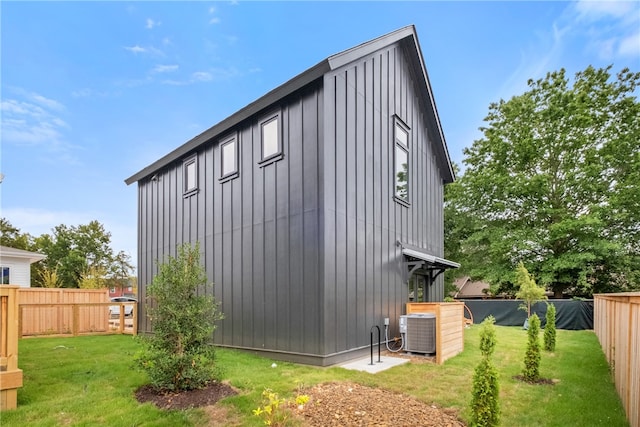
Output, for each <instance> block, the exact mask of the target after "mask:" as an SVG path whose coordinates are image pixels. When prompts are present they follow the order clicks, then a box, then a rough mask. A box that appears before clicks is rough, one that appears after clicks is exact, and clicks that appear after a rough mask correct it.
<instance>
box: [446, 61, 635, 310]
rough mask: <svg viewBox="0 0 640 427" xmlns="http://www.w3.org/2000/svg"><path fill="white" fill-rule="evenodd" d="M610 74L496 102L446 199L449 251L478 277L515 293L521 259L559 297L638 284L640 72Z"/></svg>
mask: <svg viewBox="0 0 640 427" xmlns="http://www.w3.org/2000/svg"><path fill="white" fill-rule="evenodd" d="M610 70H611V67H607V68H604V69H595V68H593V67H588V68H587V69H585V70H584V71H581V72H578V73H576V75H575V78H574V79H573V82H570V79H569V78H568V77H567V76H566V73H565V71H564V70H560V71H556V72H550V73H548V74H547V75H546V77H545V78H542V79H539V80H535V81H534V80H529V82H528V85H529V89H528V90H527V91H526V92H525V93H523V94H522V95H519V96H515V97H513V98H511V99H510V100H508V101H504V100H500V101H499V102H497V103H492V104H491V105H490V106H489V113H488V115H487V117H486V118H485V122H486V125H485V126H484V127H482V128H481V131H482V132H483V137H482V138H480V139H479V140H477V141H475V142H474V143H473V145H472V146H471V147H470V148H468V149H466V150H465V153H464V154H465V160H464V164H465V166H466V169H465V172H464V175H463V176H462V177H461V178H460V179H459V180H458V181H457V182H456V183H454V184H452V185H450V186H449V188H448V189H447V194H446V197H447V201H446V207H445V224H447V226H448V227H452V228H451V229H450V231H449V233H450V234H453V235H454V236H455V237H458V238H459V240H458V243H454V244H453V245H454V247H453V248H452V247H451V244H450V243H449V242H448V243H447V244H448V251H447V252H454V253H455V252H456V251H457V254H456V255H457V257H456V258H455V259H456V260H459V261H461V262H462V264H463V265H465V266H466V267H467V269H468V270H469V271H470V272H471V275H472V276H474V277H480V278H483V279H485V280H487V281H489V282H490V283H492V285H494V286H495V287H498V288H500V291H506V292H507V293H511V294H513V293H514V291H515V288H514V283H515V276H514V266H515V265H517V263H518V262H520V261H522V262H524V263H525V264H527V265H529V266H532V270H531V271H532V273H534V274H535V276H536V277H537V278H538V279H539V281H540V283H541V284H542V285H543V286H547V287H549V288H551V289H552V290H553V291H554V293H555V295H556V296H557V297H558V296H561V295H562V293H563V292H565V291H569V292H571V293H573V294H574V295H583V296H588V295H591V294H592V293H593V292H609V291H619V290H629V289H637V288H640V273H639V272H640V268H639V267H640V239H639V238H640V226H638V224H640V148H639V147H640V146H639V144H638V141H640V103H639V102H638V100H637V98H636V96H635V93H636V89H637V87H638V84H639V83H640V73H637V72H631V71H629V70H628V69H624V70H622V71H621V72H619V73H618V74H617V76H615V77H613V76H612V75H611V73H610ZM455 245H457V247H455ZM447 256H452V257H453V256H454V255H450V254H449V253H447Z"/></svg>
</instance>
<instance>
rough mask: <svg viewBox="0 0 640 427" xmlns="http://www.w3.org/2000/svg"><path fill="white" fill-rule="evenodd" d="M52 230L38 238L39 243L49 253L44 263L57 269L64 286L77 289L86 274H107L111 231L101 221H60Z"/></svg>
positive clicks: (45, 252)
mask: <svg viewBox="0 0 640 427" xmlns="http://www.w3.org/2000/svg"><path fill="white" fill-rule="evenodd" d="M52 231H53V232H52V234H51V235H49V234H43V235H41V236H40V237H38V238H36V246H37V247H38V248H39V249H40V251H41V252H42V253H44V254H46V255H47V258H46V259H45V260H43V262H44V265H45V266H46V267H47V268H48V269H55V270H56V271H57V274H58V276H59V279H60V284H61V286H62V287H65V288H77V287H79V286H80V283H81V281H82V278H83V277H85V278H86V277H88V276H90V275H91V274H92V272H93V274H96V272H101V274H106V272H107V271H108V270H109V268H110V267H111V264H112V262H113V259H114V255H113V249H111V246H110V243H111V233H109V232H107V231H106V230H105V229H104V226H103V225H102V224H100V223H99V222H98V221H91V222H90V223H89V224H86V225H79V226H77V227H76V226H71V227H69V226H66V225H63V224H61V225H58V226H56V227H55V228H54V229H53V230H52Z"/></svg>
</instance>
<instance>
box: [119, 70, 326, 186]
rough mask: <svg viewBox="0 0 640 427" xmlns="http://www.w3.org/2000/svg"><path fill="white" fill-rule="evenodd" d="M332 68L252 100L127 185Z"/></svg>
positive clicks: (310, 73)
mask: <svg viewBox="0 0 640 427" xmlns="http://www.w3.org/2000/svg"><path fill="white" fill-rule="evenodd" d="M329 69H330V65H329V61H327V60H324V61H321V62H319V63H318V64H316V65H314V66H313V67H311V68H309V69H308V70H306V71H304V72H303V73H301V74H298V75H297V76H295V77H293V78H292V79H290V80H289V81H287V82H285V83H283V84H282V85H280V86H278V87H277V88H275V89H273V90H271V91H270V92H268V93H267V94H265V95H263V96H261V97H260V98H258V99H257V100H255V101H253V102H252V103H251V104H249V105H247V106H246V107H244V108H242V109H240V110H238V111H237V112H236V113H234V114H232V115H231V116H229V117H227V118H226V119H224V120H222V121H221V122H219V123H217V124H216V125H214V126H212V127H210V128H209V129H207V130H206V131H204V132H202V133H201V134H200V135H197V136H195V137H194V138H192V139H190V140H189V141H187V142H186V143H184V144H182V145H181V146H180V147H178V148H176V149H175V150H173V151H171V152H170V153H169V154H167V155H165V156H164V157H162V158H160V159H159V160H157V161H155V162H153V163H151V164H150V165H149V166H147V167H145V168H144V169H142V170H141V171H140V172H138V173H136V174H134V175H132V176H130V177H129V178H127V179H125V181H124V182H125V183H126V184H127V185H130V184H133V183H134V182H137V181H140V180H141V179H143V178H145V177H147V176H149V175H151V174H153V173H154V172H156V171H158V170H159V169H161V168H163V167H165V166H166V165H168V164H169V163H171V162H173V161H175V160H177V159H179V158H181V157H182V156H184V155H186V154H188V153H189V152H191V151H193V150H195V149H196V148H198V147H199V146H200V145H201V144H203V143H205V142H207V141H209V140H211V139H212V138H215V137H217V136H219V135H221V134H223V133H224V132H226V131H227V130H229V129H231V128H232V127H233V126H235V125H237V124H238V123H240V122H242V121H244V120H246V119H248V118H250V117H251V116H253V115H254V114H256V113H258V112H259V111H262V110H263V109H265V108H268V107H269V106H271V105H273V104H274V103H276V102H278V101H279V100H281V99H283V98H285V97H286V96H288V95H290V94H292V93H293V92H295V91H297V90H299V89H302V88H303V87H305V86H307V85H308V84H310V83H312V82H313V81H315V80H317V79H319V78H320V77H322V76H323V75H324V74H325V73H326V72H327V71H329Z"/></svg>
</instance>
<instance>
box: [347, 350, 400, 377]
mask: <svg viewBox="0 0 640 427" xmlns="http://www.w3.org/2000/svg"><path fill="white" fill-rule="evenodd" d="M407 362H409V359H403V358H401V357H390V356H381V357H380V362H378V355H377V354H374V355H373V365H371V356H367V357H365V358H362V359H356V360H351V361H349V362H347V363H344V364H342V365H339V366H340V367H341V368H344V369H350V370H353V371H363V372H369V373H370V374H375V373H378V372H381V371H385V370H387V369H389V368H393V367H394V366H399V365H402V364H404V363H407Z"/></svg>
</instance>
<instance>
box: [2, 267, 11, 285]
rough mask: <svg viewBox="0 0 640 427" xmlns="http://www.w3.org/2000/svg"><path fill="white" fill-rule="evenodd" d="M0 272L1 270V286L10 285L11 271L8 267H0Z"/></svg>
mask: <svg viewBox="0 0 640 427" xmlns="http://www.w3.org/2000/svg"><path fill="white" fill-rule="evenodd" d="M0 270H2V282H1V283H2V284H3V285H9V284H11V277H10V276H11V275H10V272H11V269H10V268H9V267H0Z"/></svg>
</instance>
